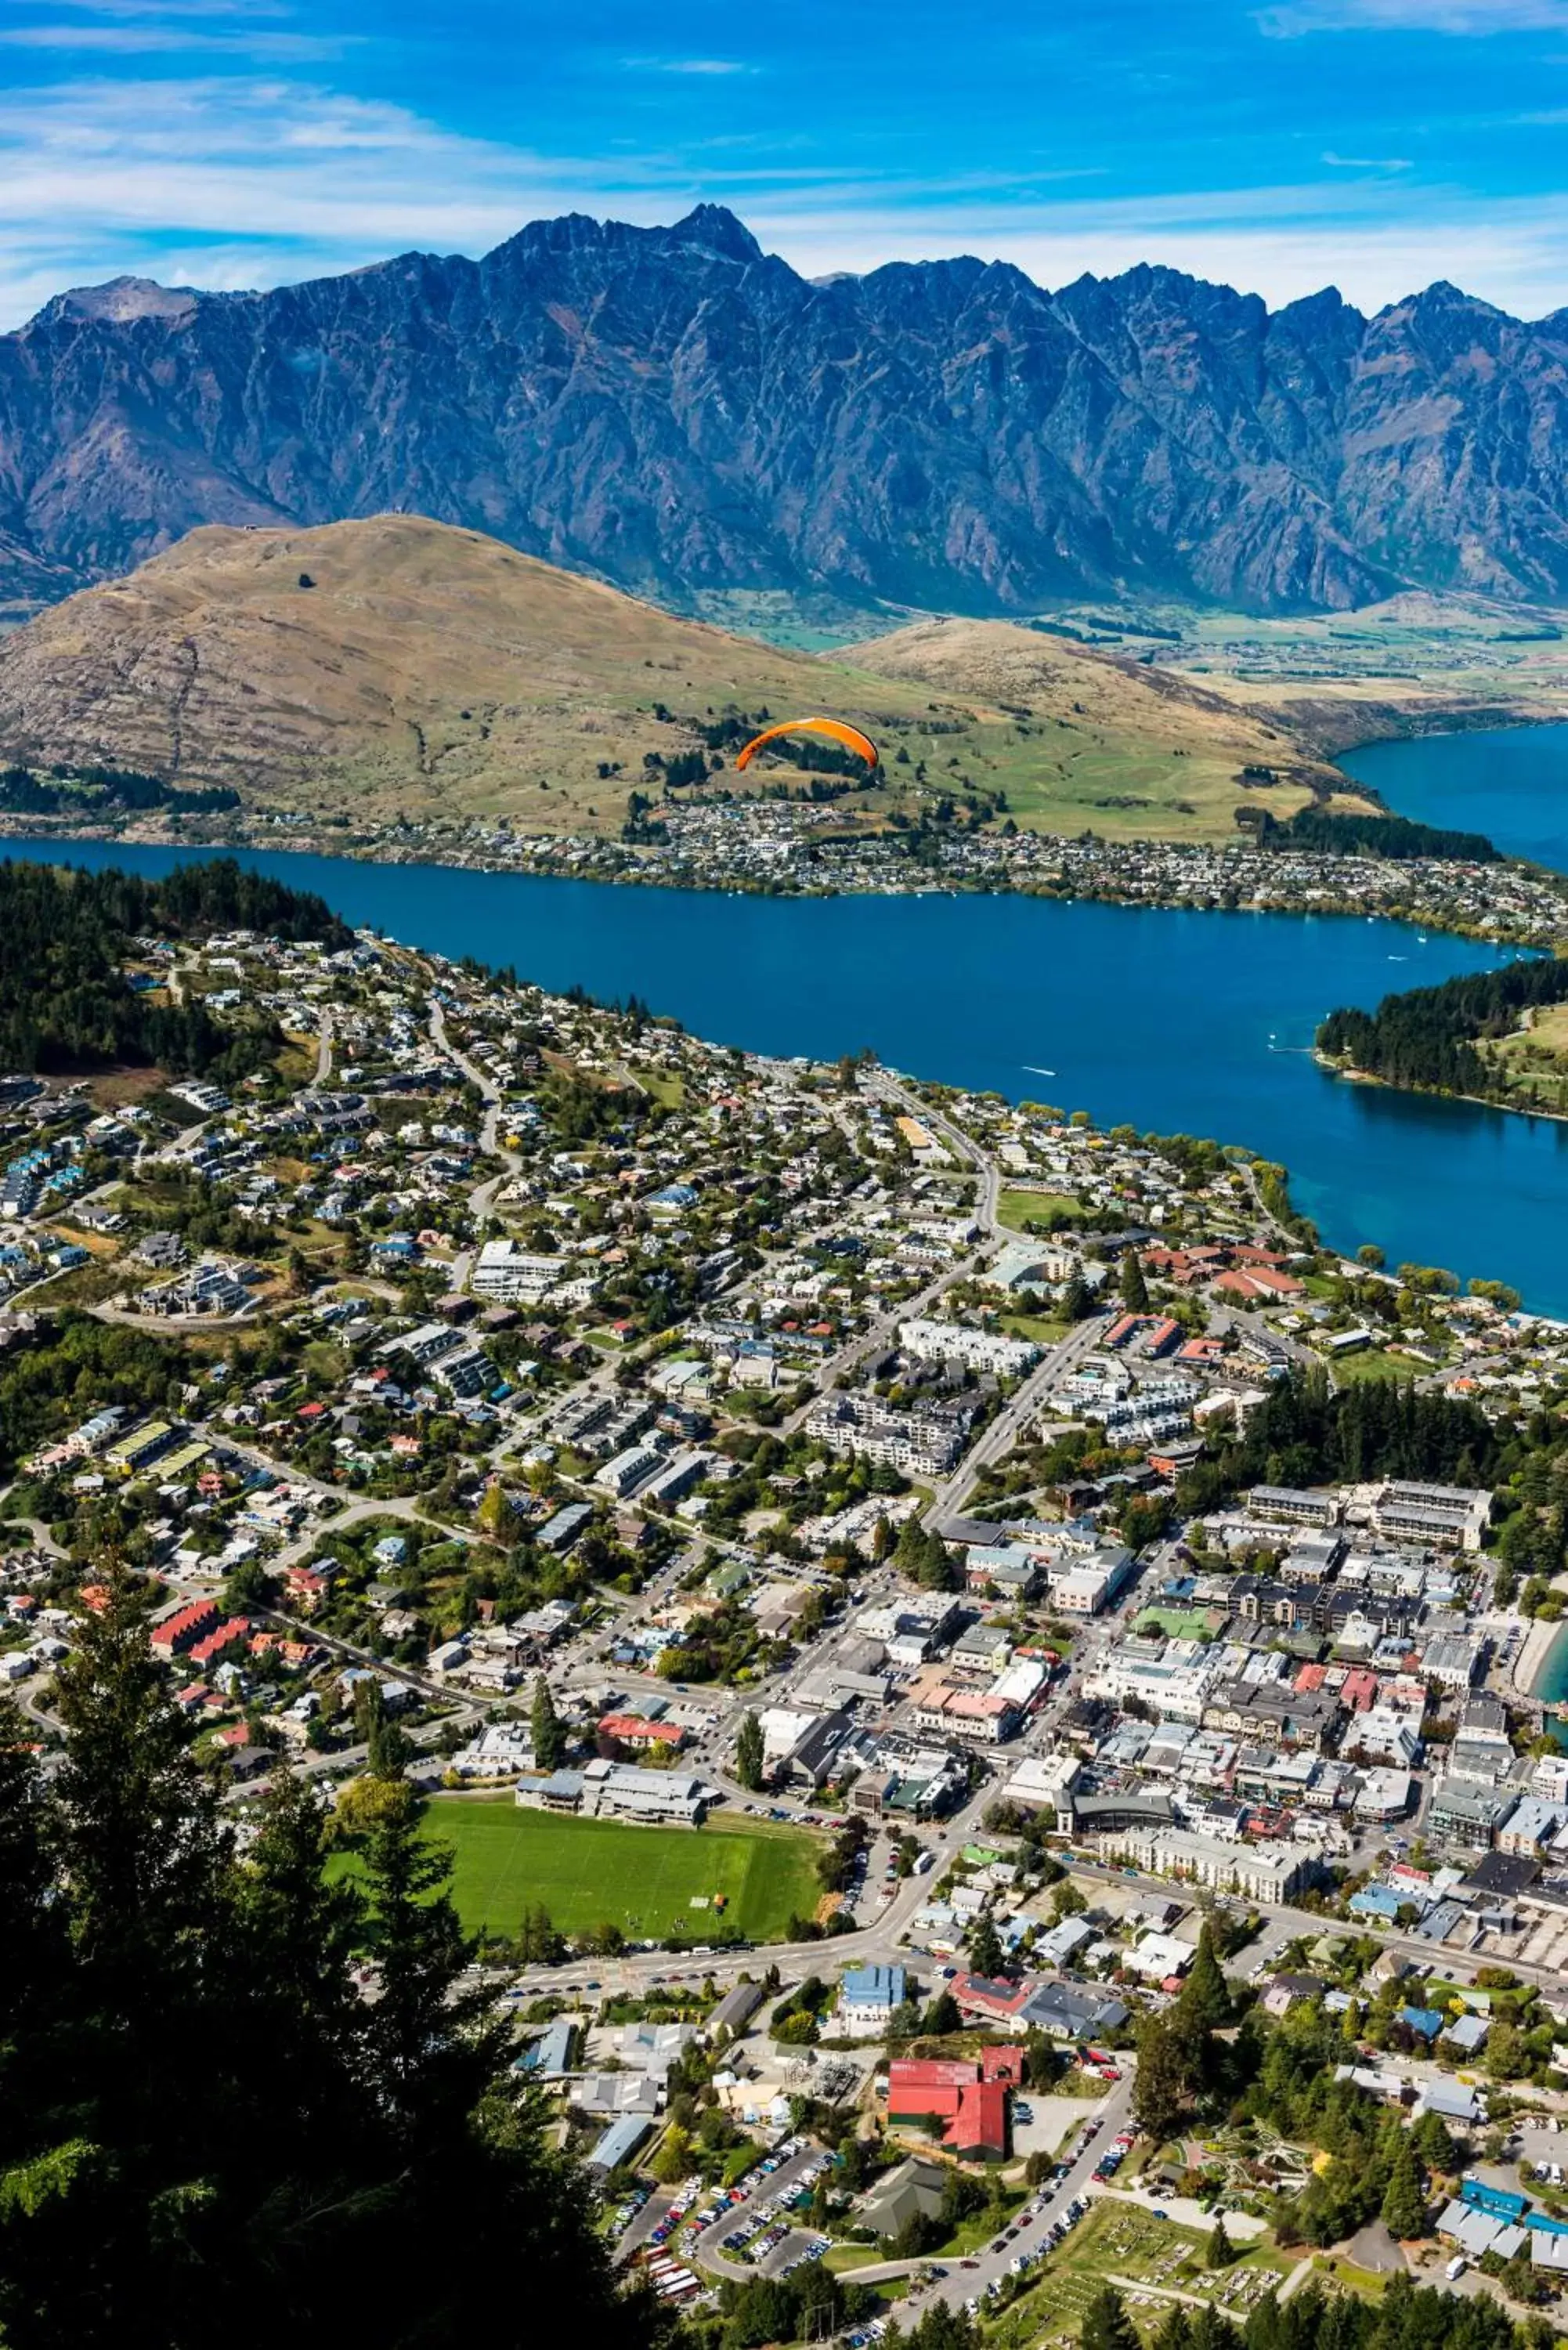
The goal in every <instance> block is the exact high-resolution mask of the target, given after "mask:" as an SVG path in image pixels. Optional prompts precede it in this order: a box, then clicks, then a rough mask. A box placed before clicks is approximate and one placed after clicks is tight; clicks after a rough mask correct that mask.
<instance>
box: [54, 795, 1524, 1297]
mask: <svg viewBox="0 0 1568 2350" xmlns="http://www.w3.org/2000/svg"><path fill="white" fill-rule="evenodd" d="M11 847H12V850H13V853H14V854H16V855H20V856H26V857H31V858H36V859H43V860H44V861H53V862H57V863H58V862H71V861H76V862H80V863H83V864H86V865H88V866H89V867H91V868H95V869H96V868H101V867H104V866H119V867H122V868H127V869H130V870H132V871H136V872H140V873H142V874H145V875H147V876H148V877H149V878H156V877H157V876H158V875H160V874H162V873H166V872H168V871H170V870H171V869H172V868H174V867H175V866H176V865H178V864H180V863H181V862H182V861H184V860H185V859H187V858H191V857H192V856H202V855H206V856H213V855H224V854H230V853H234V851H233V849H232V848H231V846H230V845H229V844H226V843H224V844H213V845H211V846H208V847H205V848H200V847H195V846H194V845H193V844H191V843H185V842H182V843H181V844H180V845H179V846H177V847H176V846H148V845H128V844H126V843H123V842H114V843H104V842H84V841H79V840H78V841H62V840H59V839H54V840H45V839H42V838H36V837H35V838H33V839H30V840H26V841H23V840H19V839H14V840H13V842H12V843H11ZM238 854H239V855H240V857H241V858H242V861H244V862H245V863H247V864H254V866H255V867H256V868H258V869H259V870H262V871H264V872H268V873H270V874H272V875H273V876H274V878H275V879H279V880H283V881H286V882H287V883H288V885H289V886H290V887H292V888H295V889H312V890H314V891H316V892H317V894H318V895H320V896H322V897H323V898H325V899H326V900H327V902H328V903H329V904H331V905H332V906H333V907H334V908H335V909H336V910H337V912H338V913H339V914H340V915H342V917H343V918H344V919H345V920H347V921H348V922H349V923H350V924H351V925H354V926H357V927H364V928H366V929H369V930H373V931H379V932H381V933H384V934H386V935H388V936H390V937H392V938H395V939H400V940H404V941H408V942H409V943H410V944H413V945H416V946H418V947H421V948H422V949H424V950H426V951H431V952H434V953H438V954H445V955H450V956H451V957H452V958H453V959H454V960H457V959H461V958H462V956H463V955H464V954H467V955H471V956H472V957H474V958H476V959H478V960H479V961H481V962H485V963H488V964H490V965H491V966H492V967H493V968H495V969H502V970H504V969H506V968H508V967H510V968H512V969H514V970H516V971H519V972H524V973H525V974H526V976H527V977H528V978H529V979H530V980H532V981H535V982H536V983H538V984H539V985H541V986H543V987H545V989H547V990H550V991H551V992H554V993H560V994H566V993H569V992H570V990H571V989H572V988H573V987H574V986H581V987H582V988H584V989H585V990H586V992H587V993H589V994H590V995H592V996H593V997H595V998H596V1000H597V1001H598V1002H600V1003H610V1002H624V1001H626V1000H627V999H628V996H630V995H635V996H636V997H637V998H638V999H639V1001H644V1002H647V1003H649V1004H650V1005H651V1006H652V1007H653V1009H654V1010H655V1011H656V1012H658V1013H661V1014H670V1015H671V1016H673V1017H674V1018H675V1019H677V1020H679V1021H680V1023H681V1024H682V1025H684V1026H685V1027H686V1028H687V1029H689V1030H690V1031H691V1033H692V1034H693V1035H702V1036H708V1037H711V1038H713V1039H715V1040H717V1041H719V1042H721V1043H727V1044H732V1045H738V1046H741V1047H743V1048H744V1049H746V1050H748V1051H753V1052H758V1053H762V1054H764V1055H773V1056H775V1057H777V1058H779V1059H781V1060H789V1059H800V1058H810V1059H813V1060H818V1061H826V1062H831V1061H833V1060H836V1059H837V1058H839V1057H840V1056H842V1055H844V1054H846V1053H851V1054H853V1053H856V1052H859V1051H861V1050H862V1049H870V1050H871V1051H873V1052H874V1053H875V1054H876V1055H877V1058H878V1060H879V1061H880V1062H881V1063H882V1065H883V1066H885V1067H887V1068H889V1069H893V1070H898V1069H910V1070H919V1072H920V1073H921V1075H922V1076H924V1077H926V1078H928V1079H929V1080H930V1081H932V1082H933V1083H936V1084H939V1085H946V1086H950V1087H957V1088H959V1089H961V1090H966V1091H973V1092H985V1091H988V1090H989V1091H993V1092H995V1093H997V1094H998V1095H1000V1096H1002V1097H1004V1098H1006V1099H1009V1100H1017V1099H1021V1098H1023V1097H1025V1096H1033V1097H1035V1098H1041V1097H1044V1098H1045V1099H1047V1100H1050V1101H1053V1102H1058V1103H1060V1104H1062V1106H1063V1107H1064V1110H1066V1111H1070V1110H1072V1109H1075V1108H1079V1107H1081V1108H1083V1109H1084V1110H1085V1111H1086V1112H1087V1113H1088V1114H1089V1116H1090V1117H1091V1118H1092V1119H1093V1120H1094V1122H1095V1123H1096V1125H1097V1126H1100V1127H1102V1128H1104V1129H1105V1130H1106V1132H1109V1131H1110V1130H1111V1129H1112V1128H1114V1127H1116V1125H1118V1124H1127V1125H1131V1126H1133V1127H1134V1128H1136V1129H1137V1131H1138V1132H1139V1133H1153V1134H1166V1135H1171V1134H1189V1135H1210V1136H1212V1137H1214V1138H1215V1139H1216V1140H1217V1141H1219V1142H1220V1144H1221V1145H1237V1146H1239V1147H1241V1149H1244V1150H1245V1152H1246V1154H1247V1155H1248V1156H1249V1157H1257V1158H1261V1159H1265V1160H1267V1161H1269V1162H1270V1163H1271V1164H1274V1165H1279V1166H1283V1167H1287V1168H1288V1169H1289V1170H1290V1180H1291V1198H1292V1201H1293V1206H1294V1207H1295V1209H1296V1211H1297V1212H1298V1213H1299V1214H1300V1215H1302V1216H1303V1217H1304V1218H1306V1219H1308V1220H1310V1221H1311V1222H1313V1223H1314V1225H1315V1226H1316V1227H1317V1229H1318V1230H1319V1232H1321V1233H1322V1234H1323V1235H1324V1240H1325V1242H1326V1243H1328V1244H1329V1245H1331V1246H1333V1247H1335V1248H1338V1249H1340V1250H1342V1251H1343V1253H1345V1254H1346V1255H1347V1256H1353V1255H1354V1254H1355V1251H1356V1249H1357V1247H1358V1246H1360V1245H1361V1244H1362V1243H1376V1244H1377V1245H1379V1246H1381V1247H1383V1248H1384V1249H1385V1250H1386V1253H1387V1256H1388V1260H1389V1262H1390V1263H1407V1262H1408V1263H1419V1264H1447V1265H1449V1266H1451V1267H1452V1269H1453V1271H1454V1272H1455V1274H1457V1275H1458V1276H1459V1278H1460V1279H1461V1281H1462V1280H1464V1279H1467V1278H1469V1276H1470V1275H1472V1274H1473V1275H1477V1276H1483V1275H1484V1276H1485V1277H1487V1278H1489V1279H1496V1280H1501V1281H1503V1282H1506V1283H1507V1284H1509V1285H1510V1286H1511V1287H1513V1288H1515V1289H1517V1290H1519V1292H1520V1293H1521V1296H1523V1297H1524V1298H1525V1299H1526V1300H1527V1301H1528V1303H1529V1305H1530V1306H1531V1307H1532V1310H1534V1311H1535V1312H1537V1313H1541V1314H1545V1315H1568V1264H1565V1263H1564V1261H1563V1252H1562V1249H1561V1245H1560V1239H1559V1235H1560V1232H1561V1210H1562V1200H1563V1161H1562V1160H1561V1159H1560V1156H1559V1148H1558V1146H1561V1145H1563V1144H1564V1143H1568V1137H1565V1136H1564V1132H1563V1128H1546V1127H1545V1126H1536V1125H1533V1124H1532V1122H1530V1121H1527V1120H1522V1119H1517V1118H1500V1117H1496V1116H1491V1117H1480V1116H1479V1115H1478V1113H1477V1111H1476V1109H1475V1108H1474V1107H1471V1106H1469V1105H1467V1104H1462V1103H1456V1102H1443V1101H1438V1100H1430V1099H1423V1098H1420V1097H1413V1096H1407V1095H1401V1094H1396V1093H1394V1092H1393V1091H1391V1090H1389V1089H1387V1088H1384V1087H1362V1086H1336V1085H1334V1084H1332V1083H1331V1082H1330V1080H1329V1078H1328V1077H1327V1076H1326V1075H1325V1074H1324V1071H1323V1070H1321V1069H1320V1068H1318V1067H1316V1066H1313V1063H1312V1057H1311V1049H1310V1048H1311V1042H1312V1039H1313V1037H1314V1034H1315V1032H1316V1029H1317V1026H1318V1024H1320V1023H1321V1021H1322V1020H1323V1019H1324V1016H1325V1015H1326V1014H1327V1013H1328V1011H1329V1010H1330V1009H1331V1007H1332V1006H1333V1005H1334V1003H1341V1002H1345V1001H1346V1000H1349V1001H1371V1000H1374V999H1375V998H1376V996H1378V995H1380V994H1381V993H1384V992H1385V991H1386V987H1387V985H1388V981H1389V978H1390V976H1392V975H1393V973H1394V972H1395V971H1396V970H1397V968H1398V966H1399V962H1400V961H1401V960H1402V959H1407V960H1408V962H1409V964H1411V965H1415V964H1416V963H1417V962H1418V963H1419V966H1420V969H1421V973H1422V976H1423V977H1424V978H1426V979H1428V980H1432V981H1441V980H1443V979H1445V978H1449V977H1456V976H1459V975H1461V974H1463V973H1465V972H1474V971H1479V970H1482V969H1488V968H1494V967H1496V966H1497V965H1498V963H1499V962H1501V961H1503V960H1505V959H1506V953H1507V950H1501V951H1500V950H1499V949H1498V948H1497V947H1496V946H1495V945H1491V944H1488V945H1485V946H1482V945H1477V944H1474V943H1471V942H1469V941H1464V940H1462V939H1455V938H1446V937H1442V936H1438V935H1433V936H1432V937H1431V938H1430V941H1429V943H1428V944H1426V945H1424V946H1423V945H1421V944H1420V943H1419V941H1418V935H1417V933H1416V932H1415V931H1413V930H1412V929H1411V928H1410V927H1409V926H1408V925H1405V926H1403V927H1401V926H1400V925H1398V924H1397V922H1393V921H1389V920H1367V919H1366V917H1364V916H1363V917H1345V916H1344V915H1340V914H1335V913H1325V912H1323V911H1321V910H1315V911H1314V912H1311V913H1307V912H1303V913H1297V914H1295V915H1294V916H1293V919H1292V920H1288V921H1273V922H1262V921H1258V920H1251V919H1248V918H1247V917H1246V916H1245V915H1242V914H1241V913H1239V912H1231V913H1226V912H1224V911H1207V910H1206V911H1204V912H1203V913H1202V914H1201V915H1199V912H1198V911H1197V910H1189V909H1178V910H1160V909H1157V908H1154V907H1151V906H1148V905H1142V906H1125V905H1116V904H1105V903H1089V902H1084V901H1073V900H1069V899H1045V898H1044V897H1030V896H1025V895H1003V894H1001V893H993V894H991V895H988V896H986V897H985V898H983V899H980V898H977V897H975V896H974V895H972V894H965V893H961V892H943V893H941V894H940V895H936V896H932V897H929V898H923V899H920V900H919V902H918V903H917V902H913V901H910V900H909V899H904V898H901V897H898V896H895V895H875V894H870V895H857V896H847V895H846V896H841V897H827V896H824V897H820V898H778V899H766V900H763V899H755V898H750V897H748V898H738V897H732V896H725V895H723V894H722V893H719V892H715V891H711V890H710V891H706V892H703V891H698V890H684V891H677V890H673V889H630V890H618V891H614V892H611V891H610V890H608V889H606V888H605V887H604V886H602V885H601V884H597V883H595V882H593V881H587V880H577V881H566V882H564V883H562V884H560V885H559V886H557V887H556V888H553V889H544V888H543V887H542V886H541V885H540V883H539V881H538V880H537V879H532V878H529V877H526V876H522V875H517V874H510V873H502V874H494V873H477V872H467V871H462V870H455V869H452V868H443V867H441V866H436V865H429V864H427V865H423V866H419V867H415V866H413V865H411V864H389V863H379V862H369V861H361V860H355V859H343V858H338V859H327V858H312V857H309V856H300V855H296V854H285V853H282V852H272V853H266V852H254V851H251V850H248V849H244V848H243V847H242V848H241V849H240V850H239V851H238ZM346 1081H347V1082H352V1080H351V1079H348V1080H346Z"/></svg>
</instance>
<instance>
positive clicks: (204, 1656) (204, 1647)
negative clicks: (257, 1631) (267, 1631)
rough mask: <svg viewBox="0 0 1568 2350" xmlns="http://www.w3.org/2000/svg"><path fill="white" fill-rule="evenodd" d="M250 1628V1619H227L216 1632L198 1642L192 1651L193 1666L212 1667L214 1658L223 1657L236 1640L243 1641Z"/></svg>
mask: <svg viewBox="0 0 1568 2350" xmlns="http://www.w3.org/2000/svg"><path fill="white" fill-rule="evenodd" d="M250 1628H251V1627H250V1618H249V1617H247V1616H230V1617H226V1618H225V1619H224V1621H223V1623H222V1624H220V1625H219V1626H218V1627H217V1629H216V1630H215V1631H213V1632H209V1633H208V1634H207V1637H206V1638H205V1639H204V1640H198V1641H197V1643H196V1645H195V1647H194V1648H192V1651H191V1662H192V1664H193V1665H210V1664H211V1663H212V1661H213V1658H214V1657H220V1656H222V1654H223V1650H224V1649H225V1648H233V1647H234V1642H235V1641H236V1640H243V1639H244V1637H245V1635H246V1633H247V1632H248V1631H249V1630H250Z"/></svg>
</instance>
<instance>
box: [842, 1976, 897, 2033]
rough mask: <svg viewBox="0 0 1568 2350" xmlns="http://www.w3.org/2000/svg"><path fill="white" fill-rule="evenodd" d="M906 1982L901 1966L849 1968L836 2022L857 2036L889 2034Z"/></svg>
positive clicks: (844, 1977)
mask: <svg viewBox="0 0 1568 2350" xmlns="http://www.w3.org/2000/svg"><path fill="white" fill-rule="evenodd" d="M907 1981H908V1978H907V1977H906V1975H905V1972H904V1970H903V1968H902V1967H846V1968H845V1970H844V1973H843V1976H842V1977H841V1979H840V1981H839V1985H838V2012H837V2014H836V2017H835V2019H834V2020H835V2022H836V2023H837V2024H838V2025H839V2026H840V2028H841V2029H842V2030H843V2031H845V2032H846V2033H856V2034H859V2033H873V2032H886V2031H887V2029H888V2017H889V2016H890V2015H891V2014H892V2012H893V2010H894V2009H895V2008H896V2007H901V2006H902V2005H903V2002H904V1999H905V1995H906V1984H907Z"/></svg>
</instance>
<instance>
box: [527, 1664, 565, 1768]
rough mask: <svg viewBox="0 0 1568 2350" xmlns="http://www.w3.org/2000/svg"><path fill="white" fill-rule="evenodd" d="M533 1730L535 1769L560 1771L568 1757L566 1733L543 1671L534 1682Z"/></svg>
mask: <svg viewBox="0 0 1568 2350" xmlns="http://www.w3.org/2000/svg"><path fill="white" fill-rule="evenodd" d="M533 1730H534V1763H535V1769H536V1770H540V1771H558V1770H559V1769H560V1767H561V1765H562V1763H564V1762H565V1761H566V1731H565V1729H564V1728H563V1727H562V1724H561V1718H560V1716H559V1714H558V1713H557V1712H556V1701H555V1700H554V1698H553V1697H552V1696H551V1695H550V1684H549V1682H548V1681H547V1680H546V1679H545V1676H544V1674H543V1673H541V1674H540V1675H539V1678H538V1679H537V1680H536V1681H535V1684H534V1711H533Z"/></svg>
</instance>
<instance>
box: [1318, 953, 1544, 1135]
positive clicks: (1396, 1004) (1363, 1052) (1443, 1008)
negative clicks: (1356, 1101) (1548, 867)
mask: <svg viewBox="0 0 1568 2350" xmlns="http://www.w3.org/2000/svg"><path fill="white" fill-rule="evenodd" d="M1559 1003H1568V962H1560V961H1556V960H1554V959H1552V958H1542V959H1541V960H1540V961H1534V962H1513V963H1509V964H1507V965H1505V966H1504V968H1503V969H1501V971H1484V972H1470V973H1469V974H1468V975H1467V976H1465V977H1463V978H1459V979H1449V980H1445V981H1444V982H1443V983H1442V984H1441V985H1440V986H1438V987H1417V988H1411V989H1409V990H1408V991H1407V993H1403V994H1398V995H1386V996H1385V997H1384V998H1383V1001H1382V1003H1379V1004H1378V1006H1377V1008H1376V1011H1375V1012H1364V1011H1361V1010H1359V1009H1357V1008H1356V1007H1355V1006H1354V1005H1351V1006H1342V1007H1341V1008H1340V1009H1339V1010H1337V1011H1334V1012H1331V1013H1330V1014H1329V1015H1328V1017H1327V1019H1326V1020H1324V1022H1323V1024H1321V1026H1320V1027H1319V1029H1318V1032H1317V1049H1318V1052H1319V1053H1320V1054H1321V1055H1322V1056H1323V1058H1324V1060H1326V1061H1329V1062H1332V1063H1333V1065H1334V1066H1335V1067H1336V1068H1339V1069H1343V1070H1345V1071H1347V1072H1348V1071H1353V1072H1355V1073H1356V1074H1357V1075H1360V1076H1369V1077H1380V1078H1381V1079H1382V1080H1383V1081H1384V1083H1385V1084H1387V1085H1391V1086H1404V1087H1410V1088H1412V1089H1415V1090H1417V1091H1421V1092H1426V1093H1445V1094H1466V1095H1469V1096H1471V1097H1474V1098H1475V1099H1478V1100H1481V1101H1494V1102H1497V1103H1499V1104H1501V1106H1502V1107H1505V1108H1510V1109H1536V1108H1542V1107H1555V1106H1556V1104H1555V1102H1554V1100H1553V1099H1552V1098H1551V1097H1543V1095H1542V1083H1541V1078H1540V1076H1539V1074H1538V1073H1537V1072H1535V1071H1534V1070H1532V1067H1530V1066H1526V1065H1525V1064H1524V1063H1523V1061H1522V1060H1521V1061H1517V1062H1516V1061H1511V1060H1510V1058H1509V1057H1507V1056H1506V1055H1503V1054H1501V1053H1500V1052H1498V1051H1497V1050H1495V1049H1493V1050H1490V1051H1489V1050H1487V1049H1486V1048H1487V1047H1488V1046H1489V1045H1490V1046H1492V1047H1494V1048H1495V1047H1496V1046H1497V1045H1501V1043H1502V1041H1503V1040H1504V1039H1506V1038H1509V1037H1512V1036H1516V1035H1518V1034H1519V1033H1520V1031H1521V1029H1523V1028H1527V1027H1528V1026H1529V1025H1530V1024H1531V1020H1532V1016H1533V1015H1535V1014H1539V1013H1542V1012H1544V1011H1547V1010H1549V1009H1550V1008H1551V1007H1552V1005H1554V1004H1559ZM1554 1091H1555V1087H1553V1092H1554Z"/></svg>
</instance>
